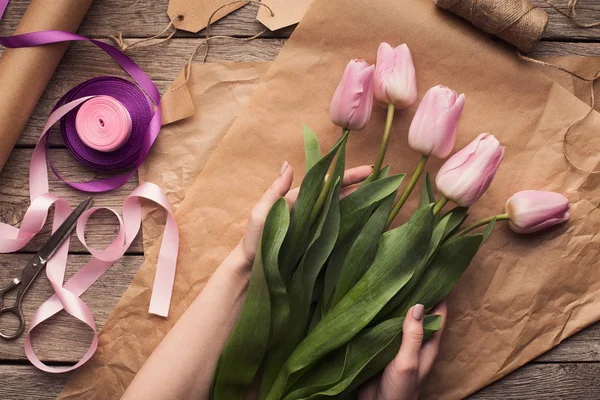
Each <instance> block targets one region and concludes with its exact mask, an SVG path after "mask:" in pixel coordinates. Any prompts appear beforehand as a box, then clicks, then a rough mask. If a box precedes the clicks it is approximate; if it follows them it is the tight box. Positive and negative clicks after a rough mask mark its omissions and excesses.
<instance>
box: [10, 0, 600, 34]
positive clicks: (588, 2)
mask: <svg viewBox="0 0 600 400" xmlns="http://www.w3.org/2000/svg"><path fill="white" fill-rule="evenodd" d="M548 1H550V2H551V3H552V4H554V5H555V6H556V7H558V8H560V9H561V10H564V11H568V10H567V7H566V4H567V1H566V0H548ZM532 3H534V4H536V5H537V6H539V7H541V8H543V9H544V10H545V11H546V12H547V13H548V15H549V21H548V27H547V28H546V31H545V32H544V38H545V39H548V40H600V28H593V29H584V28H580V27H578V26H576V25H574V24H573V23H572V22H571V21H569V20H568V19H567V18H566V17H564V16H563V15H561V14H560V13H559V12H558V11H556V9H554V8H553V7H552V6H550V5H549V4H548V3H547V2H546V1H545V0H532ZM27 4H28V0H13V1H12V2H11V4H10V5H9V7H8V9H7V12H6V14H5V17H4V18H3V20H2V24H0V35H9V34H11V33H12V32H13V31H14V29H15V27H16V26H17V24H18V22H19V20H20V18H21V16H22V15H23V12H24V11H25V9H26V8H27ZM167 4H168V2H167V1H166V0H163V1H156V2H153V1H137V0H131V1H129V2H123V1H119V0H103V1H96V2H94V4H93V5H92V7H91V8H90V11H89V13H88V15H87V16H86V19H85V20H84V22H83V23H82V25H81V28H80V30H79V32H80V33H81V34H83V35H86V36H90V37H108V36H109V35H115V34H118V33H119V32H122V33H123V35H124V37H148V36H153V35H155V34H157V33H159V32H160V31H161V30H162V29H163V28H164V27H166V26H167V24H168V23H169V17H168V15H167V13H166V10H167ZM256 10H257V6H256V5H254V4H250V5H248V6H246V7H243V8H241V9H239V10H237V11H235V12H233V13H232V14H230V15H228V16H227V17H225V18H223V19H222V20H220V21H218V22H217V23H215V25H214V27H213V28H212V30H211V32H212V33H213V34H218V35H235V36H245V37H248V36H253V35H256V34H258V33H260V32H262V31H263V30H264V26H263V25H262V24H261V23H260V22H258V21H256ZM577 18H578V20H579V21H581V22H582V23H590V22H595V21H598V20H600V4H598V2H597V1H596V0H579V3H578V8H577ZM293 30H294V27H289V28H284V29H281V30H279V31H275V32H266V33H265V34H264V36H265V37H289V36H290V34H291V33H292V32H293ZM198 35H203V32H200V33H199V34H192V33H188V32H183V31H180V32H178V33H177V35H176V36H177V37H194V36H198Z"/></svg>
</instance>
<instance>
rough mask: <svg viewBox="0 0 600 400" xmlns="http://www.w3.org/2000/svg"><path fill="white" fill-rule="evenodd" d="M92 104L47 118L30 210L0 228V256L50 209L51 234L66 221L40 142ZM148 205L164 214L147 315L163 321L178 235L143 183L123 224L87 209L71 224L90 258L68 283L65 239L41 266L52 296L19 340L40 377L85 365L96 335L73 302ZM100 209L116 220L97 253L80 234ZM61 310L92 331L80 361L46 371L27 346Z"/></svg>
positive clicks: (156, 191) (127, 241)
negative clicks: (34, 332) (50, 188)
mask: <svg viewBox="0 0 600 400" xmlns="http://www.w3.org/2000/svg"><path fill="white" fill-rule="evenodd" d="M90 99H93V97H84V98H80V99H77V100H75V101H72V102H70V103H67V104H65V105H63V106H61V107H59V108H57V109H56V110H55V111H54V112H53V113H52V114H51V115H50V117H49V119H48V122H47V123H46V126H45V127H44V130H43V131H42V134H41V135H40V138H39V140H38V142H37V145H36V147H35V149H34V151H33V155H32V157H31V163H30V172H29V182H30V188H31V193H30V197H31V205H30V207H29V209H28V210H27V212H26V214H25V217H24V218H23V223H22V224H21V228H15V227H13V226H10V225H7V224H0V252H3V253H5V252H12V251H17V250H19V249H21V248H22V247H23V246H25V245H26V244H27V243H28V242H29V241H30V240H31V239H32V238H33V237H34V236H35V235H36V234H37V233H38V232H39V231H40V230H41V228H42V227H43V226H44V223H45V221H46V218H47V215H48V208H49V207H50V206H51V205H52V204H54V206H55V217H54V221H53V231H54V230H55V229H56V228H58V226H60V224H61V223H62V222H63V221H64V220H65V219H66V218H67V216H68V215H69V213H70V211H71V207H70V206H69V204H68V203H67V201H66V200H63V199H60V198H58V197H56V196H54V195H52V194H50V193H49V192H48V168H47V164H46V152H45V142H46V137H47V133H48V130H49V129H50V127H51V126H52V125H54V124H55V123H56V122H58V121H59V120H60V118H62V117H63V116H64V115H65V114H67V113H68V112H69V111H71V110H73V109H74V108H76V107H78V106H79V105H80V104H82V103H85V102H86V101H89V100H90ZM142 198H144V199H148V200H152V201H154V202H155V203H157V204H158V205H160V206H161V207H162V208H164V209H165V210H166V211H167V223H166V226H165V231H164V235H163V240H162V243H161V248H160V254H159V257H158V264H157V267H156V275H155V279H154V286H153V288H152V297H151V300H150V308H149V312H150V313H152V314H156V315H160V316H164V317H166V316H167V315H168V312H169V305H170V302H171V292H172V288H173V283H174V280H175V265H176V262H177V251H178V247H179V233H178V230H177V223H176V221H175V217H174V215H173V212H172V211H171V207H170V205H169V201H168V199H167V197H166V195H165V194H164V192H163V191H162V190H161V189H160V187H158V186H157V185H155V184H153V183H144V184H142V185H140V186H139V187H138V188H137V189H136V190H134V191H133V192H132V193H131V194H130V195H129V196H128V197H127V198H126V199H125V202H124V203H123V218H121V217H120V216H119V214H118V213H117V212H116V211H114V210H112V209H110V208H102V207H93V208H90V209H89V210H87V211H86V212H85V213H84V214H83V215H82V216H81V217H80V218H79V220H78V221H77V229H76V231H77V237H78V238H79V240H80V241H81V243H82V244H83V245H84V246H85V248H86V249H87V250H88V251H89V252H90V253H91V254H92V256H93V258H92V259H91V260H90V261H89V262H88V263H87V264H86V265H85V266H84V267H82V268H81V269H80V270H79V271H78V272H77V273H76V274H75V275H74V276H73V277H72V278H71V279H70V280H69V281H68V282H66V283H64V284H63V282H64V276H65V270H66V265H67V255H68V249H69V239H67V241H66V242H65V243H64V244H63V246H62V247H61V248H60V249H59V250H58V251H57V252H56V254H55V255H54V257H52V258H51V259H50V260H49V261H48V264H47V265H46V275H47V277H48V280H49V281H50V283H51V284H52V287H53V288H54V291H55V294H54V295H53V296H52V297H51V298H49V299H48V300H46V302H44V303H43V304H42V305H41V306H40V308H38V310H37V311H36V312H35V314H34V316H33V318H32V320H31V322H30V325H29V329H28V331H27V335H26V337H25V354H26V355H27V358H28V359H29V360H30V361H31V363H32V364H33V365H35V366H36V367H37V368H39V369H41V370H42V371H46V372H51V373H62V372H68V371H72V370H74V369H76V368H78V367H80V366H81V365H83V364H84V363H85V362H87V361H88V360H89V359H90V358H91V357H92V355H93V354H94V352H95V351H96V348H97V346H98V333H97V331H96V325H95V323H94V317H93V314H92V312H91V310H90V309H89V307H88V306H87V305H86V304H85V302H84V301H83V300H81V299H80V298H79V296H81V295H82V294H83V293H84V292H85V291H86V290H87V289H88V288H89V287H90V286H91V285H92V284H93V283H94V282H95V281H96V280H97V279H98V278H99V277H100V276H102V274H103V273H104V272H105V271H106V270H108V268H110V267H111V265H113V263H114V262H115V261H117V260H118V259H120V258H121V257H122V256H123V255H124V254H125V252H126V251H127V249H128V248H129V246H130V245H131V243H132V241H133V239H134V238H135V237H136V236H137V234H138V232H139V229H140V225H141V221H142V212H141V204H140V199H142ZM101 209H107V210H109V211H110V212H112V213H113V214H115V215H116V217H117V219H118V220H119V233H118V235H117V237H116V238H115V239H114V240H113V242H112V243H111V244H110V245H109V246H108V247H107V248H106V249H103V250H99V249H95V248H93V247H90V246H88V245H87V243H86V241H85V228H86V224H87V221H88V219H89V217H90V216H91V215H92V214H93V213H95V212H97V211H98V210H101ZM63 309H64V310H65V311H66V312H68V313H69V314H71V315H72V316H73V317H75V318H77V319H78V320H80V321H82V322H83V323H85V324H86V325H88V326H89V327H90V328H91V329H92V330H93V331H94V338H93V340H92V343H91V345H90V347H89V348H88V350H87V352H86V353H85V355H84V356H83V358H82V359H81V360H80V361H79V362H78V363H77V364H75V365H73V366H70V367H52V366H48V365H46V364H44V363H43V362H42V361H40V359H39V358H38V357H37V355H36V354H35V351H34V350H33V347H32V345H31V332H32V330H33V329H35V328H36V327H37V326H38V325H39V324H41V323H42V322H44V321H45V320H47V319H48V318H50V317H52V316H53V315H55V314H56V313H58V312H59V311H61V310H63Z"/></svg>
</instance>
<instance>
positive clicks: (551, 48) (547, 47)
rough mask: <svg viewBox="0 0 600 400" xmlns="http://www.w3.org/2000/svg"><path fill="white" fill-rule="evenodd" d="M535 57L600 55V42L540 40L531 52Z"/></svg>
mask: <svg viewBox="0 0 600 400" xmlns="http://www.w3.org/2000/svg"><path fill="white" fill-rule="evenodd" d="M531 55H532V56H534V57H545V56H584V57H598V56H600V43H583V42H580V43H569V42H540V43H538V44H537V45H536V46H535V48H534V50H533V51H532V52H531Z"/></svg>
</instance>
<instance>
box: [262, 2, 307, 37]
mask: <svg viewBox="0 0 600 400" xmlns="http://www.w3.org/2000/svg"><path fill="white" fill-rule="evenodd" d="M261 3H262V4H264V5H265V6H268V7H269V8H270V9H272V10H273V15H271V11H270V10H269V8H267V7H260V8H259V9H258V14H257V15H256V19H257V20H258V21H260V23H262V24H263V25H264V26H266V27H267V28H269V30H271V31H275V30H277V29H281V28H285V27H288V26H291V25H294V24H297V23H298V22H300V20H301V19H302V17H303V16H304V14H305V13H306V10H308V7H309V6H310V4H311V3H312V0H294V1H290V0H261Z"/></svg>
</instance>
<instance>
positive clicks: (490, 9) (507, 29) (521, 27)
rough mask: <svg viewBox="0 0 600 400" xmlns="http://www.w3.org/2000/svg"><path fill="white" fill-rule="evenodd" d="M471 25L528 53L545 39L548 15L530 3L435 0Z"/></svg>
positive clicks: (510, 0)
mask: <svg viewBox="0 0 600 400" xmlns="http://www.w3.org/2000/svg"><path fill="white" fill-rule="evenodd" d="M433 2H434V3H435V4H436V5H437V6H438V7H440V8H444V9H446V10H448V11H450V12H452V13H454V14H456V15H458V16H460V17H462V18H464V19H466V20H467V21H469V22H471V23H472V24H473V25H475V26H476V27H478V28H480V29H482V30H484V31H485V32H488V33H491V34H492V35H495V36H498V37H499V38H501V39H503V40H504V41H506V42H508V43H510V44H512V45H514V46H516V47H517V48H519V49H520V50H522V51H524V52H528V51H530V50H531V49H532V48H533V46H534V45H535V44H536V43H537V42H538V41H539V40H540V39H541V37H542V34H543V33H544V29H545V28H546V24H547V23H548V14H546V12H545V11H544V10H542V9H540V8H538V7H536V6H534V5H533V4H531V2H529V0H433Z"/></svg>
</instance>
